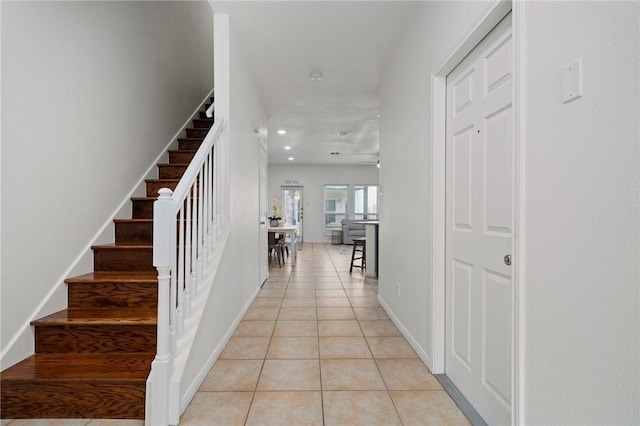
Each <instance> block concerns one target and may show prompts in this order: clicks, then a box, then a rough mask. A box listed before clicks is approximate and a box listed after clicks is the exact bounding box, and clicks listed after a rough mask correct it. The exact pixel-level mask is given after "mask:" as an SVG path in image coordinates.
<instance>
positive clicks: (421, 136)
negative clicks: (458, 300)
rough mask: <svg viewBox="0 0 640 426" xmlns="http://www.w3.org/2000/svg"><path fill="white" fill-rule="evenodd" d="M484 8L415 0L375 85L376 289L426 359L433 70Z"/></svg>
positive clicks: (428, 344) (429, 353)
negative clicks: (377, 148) (378, 192)
mask: <svg viewBox="0 0 640 426" xmlns="http://www.w3.org/2000/svg"><path fill="white" fill-rule="evenodd" d="M487 9H488V5H487V3H483V2H424V3H421V4H419V6H418V7H417V8H416V10H415V13H414V14H413V15H412V18H411V19H410V21H409V22H408V23H407V25H406V28H405V30H404V32H403V33H402V35H401V36H400V38H399V40H398V42H397V44H396V46H395V48H394V52H393V54H392V55H391V57H390V58H389V60H388V61H387V66H386V68H385V70H384V73H383V77H382V83H381V85H380V107H381V115H382V117H381V120H380V163H381V164H382V167H381V168H380V185H381V187H382V192H383V200H384V201H383V203H381V207H382V211H381V216H382V217H383V218H384V219H383V220H382V221H381V223H380V247H379V253H380V257H379V262H380V263H379V274H380V276H379V294H380V297H381V298H382V300H383V301H384V303H385V304H386V305H387V306H388V307H389V308H390V309H391V310H392V312H393V314H394V315H395V316H396V317H397V319H398V320H399V321H400V322H401V323H402V325H403V326H404V328H405V329H406V331H407V332H408V333H409V334H410V339H412V340H413V343H414V344H415V345H417V346H419V348H421V349H422V350H421V351H420V352H421V356H422V357H423V359H425V360H426V361H427V363H428V364H429V363H430V359H431V357H432V348H431V328H432V324H431V312H430V307H431V290H432V283H431V272H432V271H431V256H432V253H431V237H432V236H431V211H432V206H431V158H430V156H431V147H430V144H429V141H430V135H431V123H430V117H431V103H430V102H431V99H430V96H431V88H430V82H431V73H432V72H434V71H435V70H436V68H437V67H438V66H440V65H441V64H442V63H443V62H444V60H445V59H446V57H447V56H448V55H449V54H450V53H451V52H452V51H453V49H454V48H455V47H456V45H457V44H458V43H460V42H461V41H462V39H463V38H464V36H465V35H466V34H467V33H468V32H469V31H470V29H471V27H472V25H473V24H475V23H476V21H477V20H478V19H479V18H480V17H481V15H482V14H483V13H484V12H485V11H486V10H487ZM396 282H398V283H399V284H400V295H399V296H398V295H397V292H396V286H395V283H396Z"/></svg>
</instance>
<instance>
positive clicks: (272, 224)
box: [269, 219, 280, 228]
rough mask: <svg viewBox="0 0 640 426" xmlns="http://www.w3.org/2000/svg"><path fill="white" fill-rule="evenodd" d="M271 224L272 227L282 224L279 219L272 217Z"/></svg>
mask: <svg viewBox="0 0 640 426" xmlns="http://www.w3.org/2000/svg"><path fill="white" fill-rule="evenodd" d="M269 224H270V225H271V227H272V228H277V227H278V226H280V221H279V220H278V219H270V222H269Z"/></svg>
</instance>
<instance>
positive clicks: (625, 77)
mask: <svg viewBox="0 0 640 426" xmlns="http://www.w3.org/2000/svg"><path fill="white" fill-rule="evenodd" d="M639 9H640V3H638V2H527V3H525V10H524V12H525V15H524V55H525V56H524V57H525V69H524V76H525V82H526V84H525V101H524V108H525V123H524V126H525V128H524V133H525V134H524V144H525V165H524V168H525V170H524V174H525V188H524V196H525V216H526V217H525V235H524V246H525V252H524V259H523V260H524V271H525V277H524V289H523V290H524V291H523V294H522V300H523V302H524V324H523V326H524V329H523V333H524V348H523V349H524V354H525V359H524V383H525V387H524V395H523V402H524V416H523V420H524V422H525V423H526V424H576V425H577V424H619V425H622V424H627V425H630V424H639V423H640V412H639V411H640V370H639V367H640V348H639V345H638V339H639V337H640V318H639V316H640V306H639V303H638V301H639V292H640V272H639V265H638V263H639V259H640V249H639V244H640V233H639V229H638V228H639V226H640V215H639V212H638V210H639V208H640V207H639V206H640V199H639V193H640V188H639V185H640V173H639V161H640V158H639V146H640V142H639V141H640V132H639V129H638V126H639V125H638V121H639V117H640V109H639V97H640V87H639V83H638V79H639V75H640V67H639V62H640V59H639V56H638V55H639V52H640V42H639V34H640V15H639V13H640V12H639ZM578 58H582V60H583V72H584V74H583V77H584V97H582V98H581V99H578V100H576V101H573V102H571V103H568V104H563V103H562V101H561V97H560V94H561V78H560V70H561V69H562V68H564V67H565V66H567V65H569V64H570V63H572V62H573V61H574V60H576V59H578Z"/></svg>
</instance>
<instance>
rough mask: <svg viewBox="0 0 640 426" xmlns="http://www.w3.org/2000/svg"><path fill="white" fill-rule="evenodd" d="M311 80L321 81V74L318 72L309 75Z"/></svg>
mask: <svg viewBox="0 0 640 426" xmlns="http://www.w3.org/2000/svg"><path fill="white" fill-rule="evenodd" d="M311 80H312V81H322V73H320V72H313V73H311Z"/></svg>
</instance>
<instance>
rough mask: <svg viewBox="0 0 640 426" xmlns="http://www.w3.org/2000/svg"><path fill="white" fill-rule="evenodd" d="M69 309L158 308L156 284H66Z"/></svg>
mask: <svg viewBox="0 0 640 426" xmlns="http://www.w3.org/2000/svg"><path fill="white" fill-rule="evenodd" d="M67 294H68V300H69V303H68V305H69V309H90V308H147V309H150V310H157V308H158V283H157V282H156V283H153V282H138V283H135V282H98V283H96V282H91V283H77V282H74V283H68V284H67Z"/></svg>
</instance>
